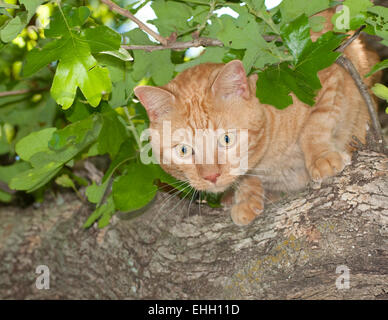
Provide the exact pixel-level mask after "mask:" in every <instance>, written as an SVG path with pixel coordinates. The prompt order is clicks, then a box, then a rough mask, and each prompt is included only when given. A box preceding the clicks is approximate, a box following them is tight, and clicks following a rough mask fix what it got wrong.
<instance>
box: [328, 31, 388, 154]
mask: <svg viewBox="0 0 388 320" xmlns="http://www.w3.org/2000/svg"><path fill="white" fill-rule="evenodd" d="M364 28H365V26H361V27H360V28H359V29H358V30H357V31H356V32H355V33H354V34H353V35H352V36H351V37H350V38H348V39H347V40H346V41H345V42H344V43H343V44H342V45H340V46H339V47H338V48H337V49H336V50H335V51H338V52H344V50H345V49H346V48H347V47H348V46H349V45H350V44H351V43H352V42H353V41H354V40H355V39H357V38H358V36H359V35H360V33H361V31H362V30H363V29H364ZM336 63H337V64H338V65H340V66H341V67H343V68H344V69H345V70H346V71H348V72H349V74H350V76H351V77H352V78H353V80H354V82H355V84H356V86H357V88H358V90H359V91H360V93H361V95H362V97H363V98H364V100H365V103H366V106H367V108H368V112H369V116H370V118H371V121H372V126H373V131H374V136H375V138H376V141H377V142H378V143H379V145H383V146H384V139H383V136H382V133H381V126H380V122H379V119H378V116H377V112H376V110H375V104H374V102H373V99H372V96H371V95H370V93H369V90H368V87H367V86H366V85H365V83H364V81H362V78H361V76H360V74H359V73H358V71H357V69H356V67H355V66H354V64H353V62H352V61H350V60H349V59H348V58H346V57H345V56H344V55H341V56H340V57H339V58H338V59H337V61H336ZM383 149H384V148H383ZM382 151H383V152H384V150H382Z"/></svg>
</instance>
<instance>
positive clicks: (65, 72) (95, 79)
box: [51, 39, 112, 110]
mask: <svg viewBox="0 0 388 320" xmlns="http://www.w3.org/2000/svg"><path fill="white" fill-rule="evenodd" d="M64 41H66V44H65V45H64V47H63V49H62V54H61V57H60V63H59V65H58V67H57V70H56V72H55V77H54V81H53V84H52V86H51V95H52V96H53V98H54V99H55V100H56V101H57V103H58V104H60V105H61V106H62V108H63V109H65V110H66V109H68V108H70V107H71V105H72V104H73V101H74V98H75V94H76V91H77V88H78V87H79V88H80V89H81V91H82V93H83V95H84V96H85V98H86V99H87V100H88V102H89V103H90V105H91V106H93V107H97V106H98V104H99V103H100V101H101V98H102V96H103V95H104V94H106V93H108V92H110V91H111V88H112V84H111V81H110V78H109V72H108V70H107V69H106V68H103V67H101V66H98V65H97V61H96V60H95V59H94V58H93V56H92V55H90V51H89V47H88V45H87V44H86V43H84V42H81V41H73V39H66V40H64Z"/></svg>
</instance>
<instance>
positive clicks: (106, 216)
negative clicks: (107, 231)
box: [83, 197, 115, 229]
mask: <svg viewBox="0 0 388 320" xmlns="http://www.w3.org/2000/svg"><path fill="white" fill-rule="evenodd" d="M114 213H115V206H114V202H113V199H112V197H109V198H108V199H107V202H106V203H104V204H103V205H101V206H100V207H98V208H97V209H96V210H94V211H93V213H92V214H91V215H90V216H89V218H88V219H87V220H86V222H85V224H84V225H83V227H84V228H85V229H86V228H89V227H90V226H91V225H92V224H93V223H94V222H95V221H97V220H98V219H100V218H101V219H100V221H101V222H99V223H98V227H99V228H103V227H105V226H107V225H108V224H109V222H110V218H111V217H112V215H113V214H114Z"/></svg>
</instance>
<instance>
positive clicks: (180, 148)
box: [175, 144, 194, 158]
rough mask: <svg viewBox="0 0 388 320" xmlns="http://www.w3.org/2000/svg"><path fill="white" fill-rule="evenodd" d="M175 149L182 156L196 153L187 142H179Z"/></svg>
mask: <svg viewBox="0 0 388 320" xmlns="http://www.w3.org/2000/svg"><path fill="white" fill-rule="evenodd" d="M175 151H176V153H177V155H178V157H180V158H186V157H189V156H191V155H193V154H194V151H193V148H192V147H190V146H188V145H186V144H178V145H177V146H176V147H175Z"/></svg>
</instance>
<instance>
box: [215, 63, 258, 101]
mask: <svg viewBox="0 0 388 320" xmlns="http://www.w3.org/2000/svg"><path fill="white" fill-rule="evenodd" d="M212 92H213V94H214V95H217V96H221V97H223V98H228V97H230V96H240V97H242V98H244V99H247V100H248V99H249V98H250V95H251V92H250V88H249V84H248V79H247V76H246V74H245V70H244V66H243V64H242V62H241V61H240V60H232V61H230V62H228V63H227V64H226V65H225V66H224V67H223V68H222V69H221V71H220V73H219V74H218V76H217V78H216V80H215V81H214V83H213V85H212Z"/></svg>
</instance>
